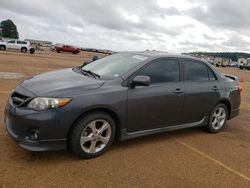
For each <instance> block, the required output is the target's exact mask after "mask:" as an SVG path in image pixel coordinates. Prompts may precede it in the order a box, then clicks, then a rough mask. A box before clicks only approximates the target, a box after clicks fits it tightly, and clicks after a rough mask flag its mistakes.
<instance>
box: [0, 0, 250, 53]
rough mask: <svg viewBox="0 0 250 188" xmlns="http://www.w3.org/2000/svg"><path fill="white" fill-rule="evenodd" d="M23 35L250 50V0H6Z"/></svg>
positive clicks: (5, 13) (136, 46) (2, 0)
mask: <svg viewBox="0 0 250 188" xmlns="http://www.w3.org/2000/svg"><path fill="white" fill-rule="evenodd" d="M5 19H11V20H12V21H14V23H15V24H16V25H17V27H18V31H19V35H20V38H21V39H25V38H31V39H39V40H50V41H53V42H54V43H67V44H72V45H77V46H81V47H93V48H102V49H110V50H115V51H124V50H126V51H127V50H146V49H150V50H153V49H154V50H161V51H168V52H174V53H180V52H190V51H245V52H249V51H250V0H152V1H151V0H105V1H104V0H32V1H30V0H0V21H1V20H5Z"/></svg>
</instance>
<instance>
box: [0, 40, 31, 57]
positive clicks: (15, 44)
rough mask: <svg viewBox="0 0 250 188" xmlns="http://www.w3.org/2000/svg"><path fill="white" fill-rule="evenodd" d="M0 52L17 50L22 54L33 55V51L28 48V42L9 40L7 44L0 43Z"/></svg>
mask: <svg viewBox="0 0 250 188" xmlns="http://www.w3.org/2000/svg"><path fill="white" fill-rule="evenodd" d="M0 50H3V51H4V50H18V51H21V52H22V53H26V52H27V51H29V52H30V53H31V54H34V52H35V49H34V48H32V47H31V46H30V43H29V42H28V41H21V40H9V41H8V42H0Z"/></svg>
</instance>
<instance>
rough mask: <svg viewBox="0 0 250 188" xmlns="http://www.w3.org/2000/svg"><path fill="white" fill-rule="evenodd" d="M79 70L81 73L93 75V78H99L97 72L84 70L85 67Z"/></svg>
mask: <svg viewBox="0 0 250 188" xmlns="http://www.w3.org/2000/svg"><path fill="white" fill-rule="evenodd" d="M80 70H81V72H82V73H84V74H86V73H87V74H89V75H91V76H93V77H94V78H100V77H101V76H100V75H99V74H96V73H94V72H93V71H91V70H85V69H80Z"/></svg>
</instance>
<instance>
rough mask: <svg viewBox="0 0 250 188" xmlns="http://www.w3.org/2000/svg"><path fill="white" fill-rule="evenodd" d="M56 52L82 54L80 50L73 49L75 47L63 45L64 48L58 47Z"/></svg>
mask: <svg viewBox="0 0 250 188" xmlns="http://www.w3.org/2000/svg"><path fill="white" fill-rule="evenodd" d="M55 50H56V51H57V52H58V53H61V52H70V53H73V54H78V53H79V52H80V50H79V48H76V47H73V46H69V45H63V46H56V47H55Z"/></svg>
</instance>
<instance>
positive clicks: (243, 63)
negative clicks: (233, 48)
mask: <svg viewBox="0 0 250 188" xmlns="http://www.w3.org/2000/svg"><path fill="white" fill-rule="evenodd" d="M238 66H239V69H247V70H250V58H247V59H245V58H240V59H239V65H238Z"/></svg>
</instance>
